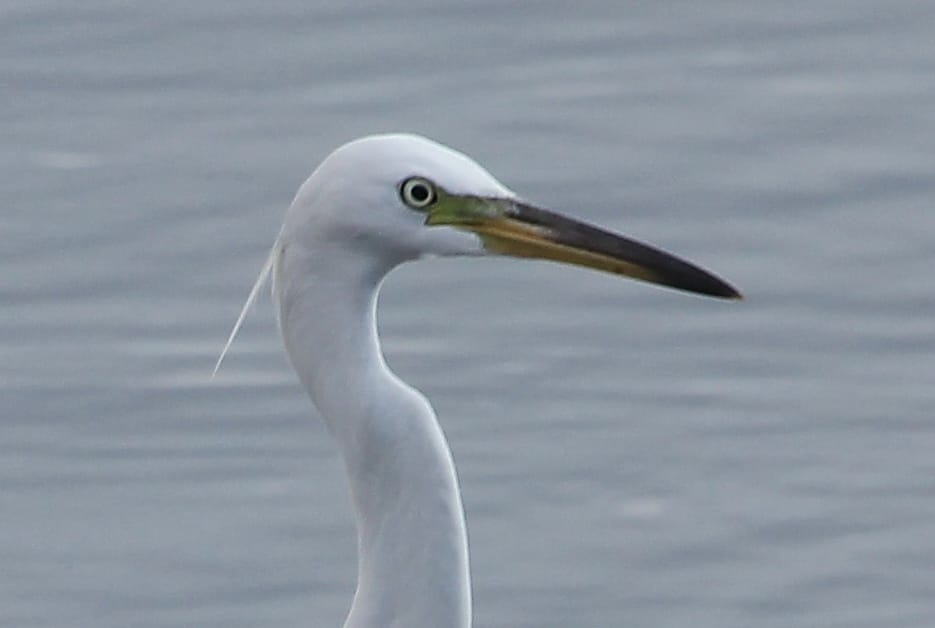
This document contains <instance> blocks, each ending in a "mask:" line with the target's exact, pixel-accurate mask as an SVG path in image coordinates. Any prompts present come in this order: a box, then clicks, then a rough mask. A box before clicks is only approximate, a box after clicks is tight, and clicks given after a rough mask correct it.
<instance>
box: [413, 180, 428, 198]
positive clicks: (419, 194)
mask: <svg viewBox="0 0 935 628" xmlns="http://www.w3.org/2000/svg"><path fill="white" fill-rule="evenodd" d="M409 196H411V197H412V200H414V201H415V202H417V203H424V202H425V201H427V200H429V189H428V187H426V186H425V185H423V184H421V183H416V184H415V185H413V186H412V187H410V188H409Z"/></svg>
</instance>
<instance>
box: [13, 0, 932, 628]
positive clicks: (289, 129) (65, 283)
mask: <svg viewBox="0 0 935 628" xmlns="http://www.w3.org/2000/svg"><path fill="white" fill-rule="evenodd" d="M933 26H935V5H933V4H932V3H930V2H889V3H879V2H870V1H856V2H854V1H847V2H845V1H844V0H837V1H829V2H820V3H814V2H805V1H793V2H779V1H771V2H759V3H744V2H738V1H719V2H718V1H715V2H706V3H694V2H667V3H617V2H610V1H607V0H605V1H603V2H587V1H585V2H577V3H574V4H573V5H572V4H571V3H560V2H536V3H524V4H519V3H499V2H475V3H463V4H462V3H436V2H428V1H426V2H421V3H420V2H395V3H390V2H361V3H355V4H354V6H353V7H350V6H347V5H345V4H343V3H331V4H323V3H315V2H311V3H310V2H298V1H294V0H284V1H282V2H273V3H266V4H257V3H252V2H245V1H232V2H198V3H189V2H159V3H128V2H123V1H116V0H114V1H102V0H86V1H84V2H81V3H74V2H61V1H57V2H52V1H39V0H28V1H26V0H19V1H16V0H7V1H6V2H4V3H3V4H2V5H0V91H2V95H3V97H2V99H0V128H2V129H3V141H2V142H0V167H2V171H3V173H4V174H3V184H2V186H0V233H2V241H3V242H2V244H0V265H2V268H3V272H2V273H0V302H2V307H0V399H2V404H0V412H2V414H0V625H2V626H10V627H11V628H13V627H17V628H19V627H42V628H46V627H59V626H69V627H71V628H80V627H94V628H109V627H114V628H116V627H121V628H123V627H126V626H134V627H145V626H153V627H156V626H158V627H161V628H166V627H173V626H178V627H191V626H199V627H202V628H205V627H211V626H223V627H225V628H231V627H238V626H244V627H246V626H251V627H252V626H264V627H265V626H283V627H287V626H316V627H317V626H322V627H327V626H339V625H341V622H342V621H343V617H344V614H345V612H346V610H347V607H348V604H349V601H350V596H351V594H352V591H353V584H354V575H355V574H354V532H353V526H352V519H351V513H350V508H349V503H348V498H347V496H346V492H345V483H344V480H343V477H342V475H341V468H340V464H339V462H338V460H337V456H336V452H335V449H334V447H333V446H332V443H331V442H330V440H329V438H328V436H327V434H326V433H325V431H324V430H323V428H322V425H321V423H320V421H319V420H318V417H317V416H315V414H314V411H313V410H312V409H311V407H310V404H309V403H308V401H307V399H306V397H305V395H304V392H303V391H302V390H301V388H300V387H299V386H298V384H297V383H296V381H295V378H294V376H293V375H292V373H291V371H290V369H289V367H288V365H287V363H286V361H285V359H284V357H283V354H282V351H281V348H280V341H279V338H278V335H277V332H276V331H275V325H274V323H273V317H272V308H271V307H269V305H268V304H267V303H266V302H265V301H264V303H263V304H262V305H261V306H260V307H259V308H258V311H257V312H256V313H255V314H254V315H253V316H252V318H251V319H250V321H249V322H248V324H247V326H246V328H245V329H244V332H243V334H242V337H241V338H240V339H239V340H238V342H237V344H236V345H235V347H234V350H233V353H232V354H231V355H230V356H229V358H228V361H227V363H226V364H225V366H224V368H223V370H222V372H221V374H220V376H219V377H218V378H217V379H216V380H215V381H213V382H212V381H209V375H210V371H211V366H212V364H213V361H214V359H215V357H216V356H217V353H218V351H219V349H220V347H221V345H222V342H223V339H224V337H225V335H226V334H227V331H228V329H229V326H230V324H231V323H232V322H233V319H234V317H235V316H236V314H237V311H238V309H239V307H240V304H241V303H242V301H243V298H244V297H245V296H246V292H247V290H248V288H249V285H250V283H251V282H252V280H253V277H254V276H255V273H256V271H257V270H258V269H259V266H260V264H261V263H262V260H263V258H264V256H265V254H266V248H267V247H268V246H269V245H270V243H271V242H272V239H273V237H274V235H275V234H276V232H277V230H278V225H279V221H280V218H281V216H282V213H283V211H284V209H285V207H286V206H287V205H288V203H289V201H290V200H291V196H292V194H293V192H294V190H295V189H296V188H297V187H298V185H299V183H301V181H302V180H303V179H304V178H305V176H306V175H307V174H308V172H309V171H310V170H311V169H312V168H313V167H314V166H315V165H316V164H317V163H318V161H319V160H320V159H321V158H323V157H324V156H325V155H326V154H327V153H328V152H330V150H331V149H333V148H334V147H335V146H337V145H339V144H341V143H343V142H345V141H347V140H349V139H352V138H354V137H356V136H359V135H362V134H366V133H370V132H375V131H385V130H411V131H417V132H420V133H424V134H426V135H429V136H431V137H433V138H435V139H438V140H440V141H442V142H445V143H448V144H450V145H453V146H456V147H458V148H460V149H462V150H464V151H465V152H467V153H468V154H470V155H472V156H474V157H475V158H476V159H478V160H479V161H481V163H483V164H485V165H486V166H487V167H488V168H489V169H490V170H491V171H492V172H493V173H495V174H496V175H497V176H498V177H499V178H500V179H501V180H502V181H504V182H505V183H506V184H507V185H509V186H510V187H512V188H513V189H515V190H517V191H518V192H520V193H521V194H523V195H524V196H526V197H528V198H530V199H532V200H534V201H537V202H540V203H542V204H545V205H548V206H550V207H553V208H555V209H559V210H562V211H567V212H570V213H573V214H576V215H578V216H581V217H584V218H586V219H589V220H593V221H597V222H600V223H603V224H606V225H609V226H611V227H613V228H616V229H619V230H622V231H625V232H626V233H628V234H631V235H633V236H637V237H640V238H643V239H647V240H650V241H653V242H656V243H658V244H660V245H662V246H664V247H666V248H669V249H671V250H674V251H677V252H679V253H681V254H684V255H685V256H687V257H689V258H691V259H694V260H697V261H699V262H701V263H703V264H705V265H706V266H709V267H710V268H712V269H715V270H717V271H718V272H720V273H722V274H723V275H725V276H726V277H728V278H729V279H731V280H732V281H734V282H736V284H737V285H739V286H740V287H741V288H742V289H743V290H744V291H745V293H746V295H747V300H746V301H745V302H743V303H741V304H725V303H720V302H714V301H708V300H703V299H698V298H693V297H688V296H685V295H680V294H676V293H672V292H666V291H662V290H658V289H655V288H651V287H647V286H645V285H639V284H636V283H632V282H624V281H621V280H619V279H618V278H615V277H610V276H604V275H600V274H594V273H587V272H584V271H580V270H576V269H569V268H563V267H558V266H555V265H549V264H544V263H516V262H508V261H500V260H483V261H471V260H446V261H433V262H431V263H428V262H426V263H422V264H418V265H410V266H407V267H405V268H402V269H400V270H399V271H397V272H395V273H394V274H393V275H392V276H391V277H390V279H389V280H388V282H387V285H386V288H385V292H384V295H383V297H382V300H381V320H380V323H381V329H382V334H383V337H384V339H385V348H386V352H387V355H388V359H389V361H390V362H391V364H392V365H393V366H394V368H395V369H396V370H397V371H398V372H399V373H400V374H401V375H402V376H403V377H404V378H405V379H407V380H409V381H411V382H412V383H414V384H415V385H417V386H418V387H419V388H421V389H422V390H423V391H424V392H426V394H427V395H428V396H429V397H430V398H431V399H433V401H434V403H435V405H436V408H437V409H438V412H439V415H440V417H441V418H442V423H443V425H444V427H445V429H446V432H447V434H448V436H449V439H450V441H451V444H452V448H453V449H454V452H455V456H456V459H457V461H458V464H459V468H460V474H461V480H462V484H463V490H464V499H465V504H466V508H467V511H468V516H469V526H470V533H471V542H472V550H473V568H474V587H475V601H476V622H475V623H476V625H477V626H529V627H532V626H535V627H537V628H547V627H556V628H557V627H562V628H565V627H568V626H667V627H668V626H672V627H674V626H687V625H690V626H694V627H697V628H702V627H712V628H713V627H718V628H725V627H737V628H740V627H747V626H760V627H773V626H775V627H779V626H783V627H791V626H812V627H831V626H835V627H845V626H846V627H848V628H859V627H863V626H868V627H869V626H874V627H877V626H888V627H910V626H911V627H919V628H922V627H927V626H931V625H932V618H933V617H935V571H933V565H935V456H933V455H932V452H933V451H935V421H933V417H932V407H933V402H935V393H933V386H932V384H933V379H935V364H933V351H935V316H933V312H935V274H933V273H932V267H933V262H935V212H933V208H932V199H933V197H935V151H933V150H932V147H933V146H935V37H932V34H933Z"/></svg>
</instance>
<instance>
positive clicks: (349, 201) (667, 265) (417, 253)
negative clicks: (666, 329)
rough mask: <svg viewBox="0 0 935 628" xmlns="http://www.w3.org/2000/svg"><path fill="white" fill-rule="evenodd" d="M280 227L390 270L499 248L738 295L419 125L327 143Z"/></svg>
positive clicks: (296, 238)
mask: <svg viewBox="0 0 935 628" xmlns="http://www.w3.org/2000/svg"><path fill="white" fill-rule="evenodd" d="M281 237H285V238H287V239H288V241H290V242H292V243H299V244H303V245H306V246H309V247H313V246H325V245H327V246H329V247H333V246H338V247H340V248H341V249H342V250H345V251H348V252H351V253H353V254H355V255H358V256H369V257H371V258H374V259H378V260H380V262H381V264H382V265H385V266H386V270H387V271H388V270H389V269H390V268H392V267H393V266H395V265H397V264H399V263H401V262H403V261H406V260H410V259H416V258H418V257H422V256H433V255H483V254H500V255H512V256H518V257H531V258H540V259H549V260H552V261H557V262H564V263H569V264H576V265H579V266H586V267H589V268H595V269H598V270H603V271H607V272H612V273H616V274H620V275H625V276H628V277H633V278H635V279H641V280H643V281H648V282H652V283H658V284H663V285H667V286H670V287H674V288H678V289H680V290H686V291H689V292H696V293H700V294H705V295H710V296H715V297H722V298H738V297H739V296H740V294H739V293H738V292H737V290H735V289H734V288H733V287H731V286H730V285H729V284H728V283H726V282H724V281H723V280H721V279H719V278H718V277H716V276H715V275H713V274H711V273H709V272H707V271H705V270H703V269H701V268H699V267H698V266H695V265H694V264H691V263H689V262H686V261H684V260H681V259H679V258H677V257H675V256H674V255H670V254H668V253H665V252H663V251H661V250H659V249H656V248H654V247H651V246H648V245H646V244H642V243H639V242H636V241H634V240H631V239H629V238H625V237H623V236H619V235H616V234H613V233H610V232H608V231H604V230H602V229H599V228H597V227H594V226H591V225H588V224H585V223H582V222H579V221H577V220H574V219H571V218H567V217H565V216H562V215H560V214H556V213H553V212H550V211H547V210H544V209H540V208H538V207H534V206H532V205H530V204H528V203H526V202H524V201H523V200H521V199H520V198H519V197H517V196H516V194H514V193H513V192H512V191H511V190H510V189H509V188H507V187H506V186H504V185H503V184H502V183H500V182H499V181H497V180H496V179H495V178H494V177H493V176H492V175H491V174H490V173H488V172H487V171H486V170H485V169H484V168H482V167H481V166H480V165H478V164H477V163H476V162H474V161H473V160H472V159H470V158H469V157H467V156H465V155H463V154H462V153H459V152H457V151H455V150H452V149H450V148H447V147H445V146H442V145H441V144H437V143H435V142H433V141H431V140H428V139H425V138H423V137H419V136H415V135H402V134H400V135H375V136H370V137H365V138H362V139H359V140H355V141H353V142H350V143H348V144H345V145H344V146H342V147H340V148H338V149H337V150H335V151H334V152H333V153H331V155H329V156H328V157H327V159H325V161H323V162H322V164H321V165H320V166H319V167H318V168H317V169H316V170H315V172H313V173H312V175H311V176H310V177H309V178H308V180H307V181H306V182H305V183H304V184H303V185H302V187H301V188H300V189H299V192H298V194H297V195H296V198H295V200H294V201H293V203H292V206H291V207H290V209H289V212H288V214H287V216H286V222H285V225H284V228H283V235H282V236H281Z"/></svg>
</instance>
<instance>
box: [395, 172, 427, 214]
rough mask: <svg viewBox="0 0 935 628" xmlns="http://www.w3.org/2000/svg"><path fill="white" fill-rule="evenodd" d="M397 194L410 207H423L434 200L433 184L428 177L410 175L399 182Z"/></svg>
mask: <svg viewBox="0 0 935 628" xmlns="http://www.w3.org/2000/svg"><path fill="white" fill-rule="evenodd" d="M399 196H400V198H401V199H402V200H403V203H405V204H406V205H408V206H409V207H411V208H412V209H425V208H426V207H428V206H429V205H431V204H432V203H434V202H435V186H434V185H433V184H432V182H431V181H429V180H428V179H423V178H422V177H411V178H409V179H406V180H405V181H403V182H402V183H401V184H400V186H399Z"/></svg>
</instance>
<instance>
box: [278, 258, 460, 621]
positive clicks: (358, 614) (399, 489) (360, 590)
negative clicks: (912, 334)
mask: <svg viewBox="0 0 935 628" xmlns="http://www.w3.org/2000/svg"><path fill="white" fill-rule="evenodd" d="M326 249H327V245H325V246H324V247H322V248H318V249H316V250H315V251H310V250H308V249H301V248H299V247H298V246H296V245H288V244H287V245H285V246H283V249H282V250H281V251H280V253H279V255H278V256H277V262H276V266H275V270H274V291H275V298H276V299H277V301H278V306H279V317H280V324H281V327H282V333H283V337H284V339H285V343H286V349H287V351H288V353H289V357H290V360H291V361H292V364H293V366H294V367H295V370H296V372H297V373H298V374H299V377H300V378H301V380H302V382H303V383H304V384H305V386H306V388H307V389H308V392H309V395H310V396H311V398H312V401H313V402H314V403H315V405H316V407H317V408H318V410H319V411H320V412H321V415H322V417H323V418H324V420H325V422H326V423H327V425H328V429H329V430H330V432H331V433H332V435H333V436H334V437H335V440H336V441H337V443H338V447H339V448H340V451H341V455H342V458H343V460H344V464H345V467H346V469H347V475H348V478H349V480H350V488H351V495H352V500H353V504H354V508H355V510H356V514H357V532H358V582H357V592H356V593H355V595H354V603H353V605H352V607H351V611H350V614H349V616H348V619H347V623H346V624H345V626H346V628H371V627H372V628H376V627H377V626H379V627H381V628H386V627H390V626H393V627H400V628H401V627H404V626H405V627H406V628H430V627H431V628H439V627H441V626H444V627H445V628H468V627H469V626H470V623H471V599H470V575H469V569H468V554H467V534H466V531H465V524H464V513H463V509H462V505H461V497H460V491H459V489H458V482H457V477H456V475H455V468H454V463H453V461H452V458H451V453H450V450H449V449H448V445H447V443H446V441H445V437H444V435H443V434H442V431H441V428H440V427H439V425H438V422H437V420H436V418H435V414H434V412H433V411H432V408H431V406H430V405H429V404H428V402H427V401H426V400H425V398H424V397H423V396H422V395H421V394H420V393H419V392H418V391H416V390H414V389H413V388H411V387H409V386H407V385H406V384H405V383H403V382H402V381H401V380H400V379H399V378H397V377H396V376H395V375H394V374H393V373H392V372H391V371H390V370H389V369H388V368H387V366H386V363H385V362H384V360H383V355H382V353H381V350H380V344H379V339H378V337H377V331H376V321H375V309H376V298H377V292H378V289H379V284H380V281H381V280H382V278H383V275H384V274H385V272H386V267H385V265H382V267H381V265H380V264H378V263H377V262H378V260H369V261H368V260H361V259H359V258H358V257H357V256H355V255H351V254H343V255H342V252H341V251H340V250H338V251H333V250H329V251H327V253H325V250H326Z"/></svg>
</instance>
